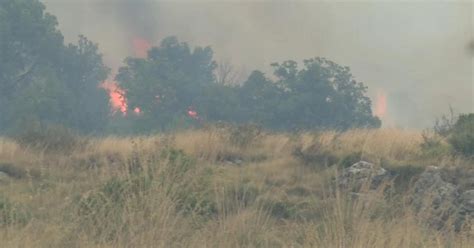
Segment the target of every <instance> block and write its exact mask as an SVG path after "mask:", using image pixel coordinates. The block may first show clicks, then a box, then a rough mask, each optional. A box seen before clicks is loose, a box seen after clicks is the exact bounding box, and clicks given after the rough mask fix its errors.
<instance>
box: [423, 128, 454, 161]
mask: <svg viewBox="0 0 474 248" xmlns="http://www.w3.org/2000/svg"><path fill="white" fill-rule="evenodd" d="M421 137H422V138H423V142H422V143H421V151H422V152H423V155H425V156H427V157H442V156H444V155H448V154H450V153H451V152H452V151H451V150H452V148H451V147H450V145H449V144H448V143H447V142H446V141H445V139H444V137H443V136H441V135H440V134H439V133H438V132H437V131H429V130H425V131H423V133H422V134H421Z"/></svg>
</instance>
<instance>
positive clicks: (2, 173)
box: [0, 171, 11, 183]
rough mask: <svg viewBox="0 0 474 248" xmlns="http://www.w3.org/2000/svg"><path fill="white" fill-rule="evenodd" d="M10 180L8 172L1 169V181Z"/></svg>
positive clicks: (6, 181)
mask: <svg viewBox="0 0 474 248" xmlns="http://www.w3.org/2000/svg"><path fill="white" fill-rule="evenodd" d="M10 180H11V178H10V176H9V175H8V174H7V173H5V172H3V171H0V183H8V182H10Z"/></svg>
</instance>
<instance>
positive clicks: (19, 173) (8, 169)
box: [0, 163, 27, 179]
mask: <svg viewBox="0 0 474 248" xmlns="http://www.w3.org/2000/svg"><path fill="white" fill-rule="evenodd" d="M0 171H1V172H4V173H6V174H8V175H9V176H11V177H13V178H16V179H21V178H24V177H26V175H27V172H26V170H24V169H22V168H20V167H17V166H14V165H12V164H7V163H0Z"/></svg>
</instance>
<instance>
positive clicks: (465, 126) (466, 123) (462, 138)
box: [448, 113, 474, 157]
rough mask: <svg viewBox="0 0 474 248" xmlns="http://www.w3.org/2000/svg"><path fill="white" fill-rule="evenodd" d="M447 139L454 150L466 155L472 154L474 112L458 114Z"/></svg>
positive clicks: (473, 146)
mask: <svg viewBox="0 0 474 248" xmlns="http://www.w3.org/2000/svg"><path fill="white" fill-rule="evenodd" d="M448 141H449V143H450V144H451V145H452V146H453V148H454V150H455V151H456V152H459V153H461V154H463V155H465V156H468V157H469V156H474V114H472V113H471V114H464V115H460V116H459V118H458V120H457V121H456V124H454V126H453V128H452V130H451V134H450V137H449V138H448Z"/></svg>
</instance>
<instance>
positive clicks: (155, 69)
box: [117, 37, 216, 130]
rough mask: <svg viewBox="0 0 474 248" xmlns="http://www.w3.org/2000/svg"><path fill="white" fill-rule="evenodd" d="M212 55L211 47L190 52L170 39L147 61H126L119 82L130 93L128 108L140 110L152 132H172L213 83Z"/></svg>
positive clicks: (118, 76) (190, 50)
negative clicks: (181, 117)
mask: <svg viewBox="0 0 474 248" xmlns="http://www.w3.org/2000/svg"><path fill="white" fill-rule="evenodd" d="M212 54H213V52H212V50H211V49H210V48H209V47H206V48H201V47H196V48H194V49H191V48H190V47H189V46H188V44H187V43H181V42H179V41H178V40H177V39H176V38H175V37H168V38H165V39H164V40H163V41H162V42H161V44H160V46H159V47H154V48H152V49H151V50H150V51H149V52H148V57H147V58H146V59H140V58H128V59H126V64H127V66H126V67H122V68H120V70H119V74H118V75H117V81H118V82H119V83H120V85H121V86H122V87H123V88H124V89H125V90H126V91H127V99H128V101H129V107H131V108H132V109H133V108H134V107H137V106H139V107H140V108H141V110H142V112H143V115H145V117H146V118H143V119H141V120H140V121H142V122H143V121H147V122H148V123H147V124H148V128H149V129H151V130H152V129H156V128H160V129H162V130H163V129H169V128H172V126H173V124H174V123H176V122H177V121H178V120H179V119H180V118H179V117H180V116H186V111H187V109H188V108H189V107H190V106H193V105H195V103H196V101H197V98H198V96H201V95H203V94H204V92H205V91H206V89H207V87H208V86H210V85H211V84H212V82H213V81H214V75H213V70H214V68H215V67H216V64H215V62H214V61H213V60H212ZM188 121H192V120H190V119H188Z"/></svg>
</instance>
